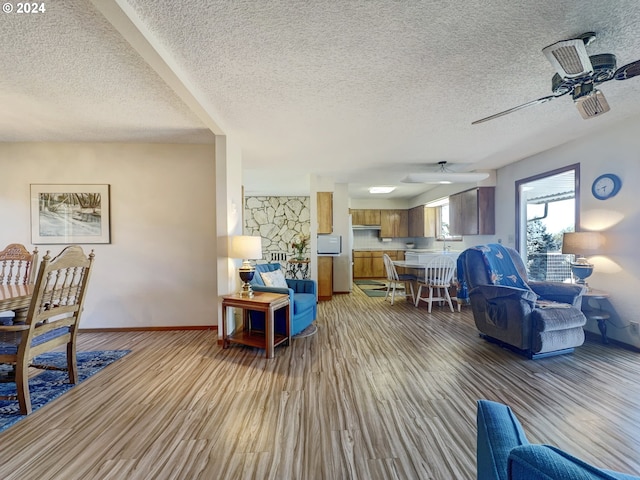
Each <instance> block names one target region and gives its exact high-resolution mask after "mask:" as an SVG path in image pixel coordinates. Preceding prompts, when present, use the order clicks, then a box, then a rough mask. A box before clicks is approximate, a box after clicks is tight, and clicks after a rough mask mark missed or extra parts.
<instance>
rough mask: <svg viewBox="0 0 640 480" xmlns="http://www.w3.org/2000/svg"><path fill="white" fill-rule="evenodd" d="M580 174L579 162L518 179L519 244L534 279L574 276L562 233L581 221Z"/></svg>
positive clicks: (565, 278) (549, 279)
mask: <svg viewBox="0 0 640 480" xmlns="http://www.w3.org/2000/svg"><path fill="white" fill-rule="evenodd" d="M579 176H580V166H579V165H578V164H576V165H570V166H568V167H564V168H560V169H557V170H553V171H551V172H546V173H543V174H541V175H536V176H534V177H529V178H525V179H523V180H518V181H517V182H516V203H517V210H516V216H517V222H516V223H517V239H516V245H517V247H518V250H519V251H520V253H521V255H522V256H523V258H524V260H525V264H526V266H527V271H528V274H529V277H530V278H531V279H532V280H538V281H543V280H548V281H555V282H564V281H569V280H570V279H571V268H570V264H569V262H568V258H567V255H563V254H562V253H561V252H562V234H563V233H564V232H573V231H575V227H576V225H578V224H579V205H578V203H579V202H578V185H579ZM523 252H524V254H523Z"/></svg>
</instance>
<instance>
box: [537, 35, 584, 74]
mask: <svg viewBox="0 0 640 480" xmlns="http://www.w3.org/2000/svg"><path fill="white" fill-rule="evenodd" d="M542 53H544V55H545V56H546V57H547V59H548V60H549V62H551V65H553V67H554V68H555V69H556V71H557V72H558V74H559V75H560V76H561V77H563V78H578V77H582V76H584V75H590V74H591V73H593V66H592V65H591V60H590V59H589V55H588V54H587V49H586V48H585V46H584V41H583V40H582V39H574V40H563V41H561V42H556V43H554V44H553V45H549V46H548V47H545V48H543V49H542Z"/></svg>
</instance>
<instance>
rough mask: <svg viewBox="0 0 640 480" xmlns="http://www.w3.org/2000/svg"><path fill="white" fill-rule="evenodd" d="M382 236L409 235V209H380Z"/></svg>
mask: <svg viewBox="0 0 640 480" xmlns="http://www.w3.org/2000/svg"><path fill="white" fill-rule="evenodd" d="M380 236H381V237H390V238H403V237H408V236H409V211H408V210H380Z"/></svg>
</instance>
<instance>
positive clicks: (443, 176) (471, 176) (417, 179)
mask: <svg viewBox="0 0 640 480" xmlns="http://www.w3.org/2000/svg"><path fill="white" fill-rule="evenodd" d="M438 165H440V170H436V171H434V172H424V173H410V174H409V175H407V176H406V177H404V178H403V179H402V180H401V182H402V183H433V184H442V185H447V184H451V183H474V182H479V181H481V180H485V179H486V178H488V177H489V173H484V172H468V173H465V172H453V171H451V170H450V169H448V168H447V166H446V165H447V162H438Z"/></svg>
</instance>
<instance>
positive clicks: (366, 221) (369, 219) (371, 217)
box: [349, 208, 380, 227]
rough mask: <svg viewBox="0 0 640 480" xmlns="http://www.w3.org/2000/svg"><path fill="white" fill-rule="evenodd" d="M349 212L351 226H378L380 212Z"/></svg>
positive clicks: (357, 210) (355, 210) (359, 210)
mask: <svg viewBox="0 0 640 480" xmlns="http://www.w3.org/2000/svg"><path fill="white" fill-rule="evenodd" d="M349 212H350V213H351V223H352V224H353V225H371V226H375V227H379V226H380V210H374V209H368V208H352V209H351V210H350V211H349Z"/></svg>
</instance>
